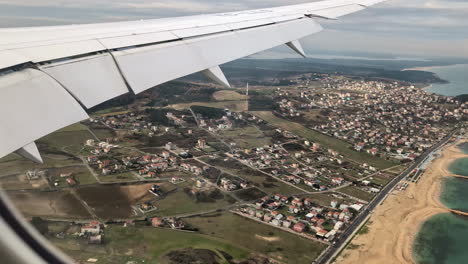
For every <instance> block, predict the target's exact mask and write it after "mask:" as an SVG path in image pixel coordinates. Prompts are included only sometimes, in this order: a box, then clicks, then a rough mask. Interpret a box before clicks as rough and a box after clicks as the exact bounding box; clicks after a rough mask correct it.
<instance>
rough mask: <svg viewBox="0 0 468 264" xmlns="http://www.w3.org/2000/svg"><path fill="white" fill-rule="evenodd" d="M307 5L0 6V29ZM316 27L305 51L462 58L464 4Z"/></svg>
mask: <svg viewBox="0 0 468 264" xmlns="http://www.w3.org/2000/svg"><path fill="white" fill-rule="evenodd" d="M308 2H313V1H310V0H309V1H307V0H236V1H234V0H133V1H131V0H127V1H126V0H99V1H96V0H21V1H18V0H0V27H12V26H39V25H52V24H70V23H74V24H77V23H96V22H106V21H121V20H137V19H149V18H159V17H171V16H184V15H194V14H201V13H216V12H226V11H239V10H245V9H254V8H265V7H271V6H281V5H289V4H300V3H308ZM321 23H323V24H324V27H325V28H326V29H327V30H328V31H325V32H324V33H321V34H318V35H316V36H313V37H311V38H308V39H307V40H306V41H305V43H306V44H305V46H306V49H307V46H309V47H310V48H313V47H317V46H320V47H321V48H322V49H324V50H331V49H334V50H339V51H342V50H351V49H353V50H358V49H361V50H373V51H375V52H382V53H392V52H398V53H402V54H406V55H411V53H415V54H416V53H417V54H420V55H422V56H423V55H427V56H436V55H441V54H444V55H445V54H450V55H451V56H457V54H458V55H460V56H468V55H467V54H466V48H464V49H463V47H462V46H463V45H462V44H460V43H464V44H466V43H467V36H468V27H467V25H468V1H465V0H389V1H387V2H385V3H382V4H379V5H377V6H375V7H371V8H369V9H367V10H364V11H362V12H359V13H356V14H352V15H349V16H346V17H343V18H340V20H338V21H321ZM327 32H328V33H327ZM344 37H345V38H346V39H345V40H346V41H343V38H344ZM311 40H313V41H311ZM326 43H329V45H326ZM349 43H353V45H349ZM453 46H454V47H456V48H452V47H453Z"/></svg>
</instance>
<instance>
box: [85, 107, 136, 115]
mask: <svg viewBox="0 0 468 264" xmlns="http://www.w3.org/2000/svg"><path fill="white" fill-rule="evenodd" d="M129 112H130V110H125V108H124V107H111V108H107V109H104V110H101V111H97V112H94V113H93V114H92V115H93V116H111V115H122V114H126V113H129Z"/></svg>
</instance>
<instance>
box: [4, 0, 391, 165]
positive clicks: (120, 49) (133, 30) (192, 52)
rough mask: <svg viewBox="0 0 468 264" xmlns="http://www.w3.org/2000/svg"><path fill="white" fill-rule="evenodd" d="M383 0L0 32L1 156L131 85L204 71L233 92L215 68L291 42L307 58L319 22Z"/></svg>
mask: <svg viewBox="0 0 468 264" xmlns="http://www.w3.org/2000/svg"><path fill="white" fill-rule="evenodd" d="M383 1H384V0H327V1H320V2H314V3H309V4H300V5H292V6H284V7H277V8H266V9H258V10H249V11H242V12H233V13H222V14H212V15H199V16H191V17H180V18H167V19H156V20H145V21H133V22H118V23H104V24H95V25H92V24H90V25H72V26H54V27H36V28H10V29H0V113H1V115H0V124H1V126H0V157H3V156H5V155H7V154H9V153H11V152H14V151H16V150H20V149H22V148H23V147H26V148H27V149H30V145H29V144H31V143H32V142H34V141H35V140H37V139H39V138H41V137H43V136H45V135H47V134H49V133H51V132H53V131H55V130H58V129H60V128H62V127H65V126H67V125H70V124H73V123H75V122H78V121H81V120H83V119H86V118H87V117H88V115H87V114H86V112H85V111H84V110H83V108H82V107H81V105H80V104H79V102H80V103H82V104H83V105H84V106H85V107H88V108H89V107H92V106H95V105H96V104H99V103H102V102H104V101H106V100H108V99H111V98H113V97H116V96H118V95H120V94H123V93H125V92H127V91H128V89H127V84H128V86H130V88H131V89H132V90H133V91H134V92H135V93H140V92H142V91H145V90H147V89H149V88H152V87H154V86H156V85H159V84H161V83H164V82H167V81H170V80H173V79H177V78H179V77H183V76H186V75H189V74H191V73H195V72H200V71H205V72H209V73H210V74H211V75H213V74H214V75H213V76H214V77H216V78H215V79H217V80H218V81H220V82H221V83H223V84H225V85H228V81H227V80H225V78H224V76H221V74H220V70H219V65H221V64H224V63H226V62H229V61H233V60H236V59H239V58H242V57H245V56H248V55H252V54H254V53H257V52H260V51H263V50H267V49H270V48H273V47H275V46H279V45H283V44H286V43H289V46H290V47H291V48H293V49H294V50H295V51H296V52H299V54H304V51H303V49H302V48H301V47H300V44H299V42H297V41H298V40H299V39H301V38H303V37H305V36H308V35H311V34H314V33H317V32H319V31H321V30H322V27H321V26H320V25H319V24H318V23H317V22H316V21H315V19H314V18H313V17H321V18H329V19H335V18H337V17H340V16H343V15H346V14H349V13H353V12H356V11H359V10H362V9H364V8H365V7H367V6H370V5H373V4H376V3H380V2H383ZM13 66H14V67H13ZM37 69H40V70H37ZM41 70H42V71H41ZM206 70H207V71H206ZM215 75H216V76H215ZM213 76H211V77H213ZM28 146H29V147H28ZM30 154H31V153H30Z"/></svg>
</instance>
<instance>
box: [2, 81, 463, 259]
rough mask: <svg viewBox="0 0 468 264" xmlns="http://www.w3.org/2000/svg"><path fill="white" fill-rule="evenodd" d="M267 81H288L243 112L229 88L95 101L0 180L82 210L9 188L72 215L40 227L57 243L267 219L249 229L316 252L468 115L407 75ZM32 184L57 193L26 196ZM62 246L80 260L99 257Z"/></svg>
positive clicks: (241, 96) (239, 96) (244, 101)
mask: <svg viewBox="0 0 468 264" xmlns="http://www.w3.org/2000/svg"><path fill="white" fill-rule="evenodd" d="M271 82H272V83H276V82H279V83H282V84H284V83H286V84H288V85H286V86H284V85H282V86H258V87H255V86H254V87H251V90H252V91H254V92H252V91H251V93H252V94H255V92H258V91H261V90H266V91H267V92H268V94H270V96H271V101H272V102H274V104H273V105H272V109H271V110H269V111H267V110H264V109H262V110H261V111H258V110H256V109H254V105H255V96H250V97H248V96H246V95H245V94H246V93H247V91H246V90H242V89H240V90H237V91H235V90H214V91H213V92H214V94H213V95H212V97H213V98H215V99H213V100H214V101H213V102H202V103H199V104H197V103H196V102H195V103H191V104H187V105H177V104H174V105H168V106H153V105H151V103H149V102H151V101H150V100H142V101H141V102H140V101H137V102H134V103H133V105H132V106H131V107H127V108H126V109H124V110H122V109H121V108H119V109H111V110H110V111H108V110H106V111H103V112H101V113H100V112H97V113H95V114H93V115H92V117H91V118H90V119H89V120H87V121H85V122H82V123H81V124H78V125H76V126H75V127H73V128H69V129H68V130H67V131H62V132H58V133H57V134H56V135H60V133H62V134H63V135H65V134H68V136H70V135H73V136H74V140H73V141H70V142H72V143H70V142H69V141H64V143H63V144H59V143H57V142H59V141H60V140H62V139H61V138H60V139H59V138H58V137H57V136H56V137H55V138H53V139H51V140H50V141H47V139H46V140H45V141H44V143H43V145H42V146H43V147H44V148H45V152H46V153H48V154H47V155H46V157H49V158H47V159H46V164H45V165H44V166H40V167H35V168H28V169H27V170H24V171H22V172H10V173H9V174H7V176H8V177H2V182H1V183H2V186H3V188H5V189H7V190H9V191H10V192H11V193H12V195H13V196H14V195H16V197H20V195H24V192H28V191H31V190H33V191H34V194H31V199H38V200H40V199H47V200H52V199H58V200H60V202H63V203H65V202H67V203H68V204H67V205H63V206H58V207H59V208H62V207H63V208H67V207H69V206H70V204H74V205H75V206H79V207H80V208H81V209H79V210H78V209H76V210H75V211H76V212H73V213H70V212H68V211H67V210H65V209H63V210H64V212H62V215H61V216H62V217H61V216H60V215H59V216H57V214H58V212H57V211H56V209H55V207H57V205H54V206H55V207H54V208H52V209H51V208H44V209H43V210H45V211H46V213H38V210H39V209H38V208H34V210H33V208H31V207H32V205H31V200H30V199H23V200H21V199H18V203H19V204H18V206H19V208H22V209H23V210H24V211H27V212H26V214H27V215H29V216H31V217H32V219H33V222H34V221H37V217H40V218H41V221H46V220H47V219H48V218H52V219H54V220H55V221H57V218H59V219H62V221H65V220H66V221H65V223H67V221H68V223H70V225H67V224H63V225H60V224H59V223H53V224H49V225H50V226H54V225H55V226H60V227H61V228H55V229H60V230H61V231H60V232H55V233H53V236H54V238H53V239H54V241H55V242H56V243H59V244H60V241H61V240H66V239H71V241H80V243H82V248H88V247H91V245H93V246H92V247H99V246H100V247H108V246H109V245H113V243H114V242H112V241H114V239H115V238H116V237H119V236H118V234H117V233H116V232H117V231H116V230H119V231H118V232H129V231H125V230H129V229H132V230H137V229H138V228H139V229H138V230H140V231H141V230H146V231H145V232H146V233H148V234H149V233H151V232H159V233H158V234H159V235H161V234H162V233H164V232H178V233H177V234H178V235H180V236H184V235H185V234H200V235H209V234H210V232H208V231H207V230H211V229H212V230H215V229H216V228H217V226H218V225H220V226H224V227H225V225H226V224H228V223H229V222H234V221H236V222H242V224H241V225H242V226H255V228H256V229H258V230H263V228H264V230H265V233H264V234H263V235H260V234H257V235H258V237H259V238H260V239H264V240H265V239H266V241H267V240H268V239H276V237H275V236H274V235H272V234H278V232H280V233H281V236H286V235H287V236H288V240H291V241H293V240H294V241H296V239H298V240H297V241H296V242H294V243H293V244H297V243H308V244H306V245H308V247H307V248H308V249H310V247H311V245H314V246H313V247H314V248H315V247H316V248H317V250H316V251H314V253H313V254H315V256H318V255H319V254H320V252H321V250H323V248H325V247H327V246H329V245H331V244H333V243H335V241H337V240H339V239H340V236H341V235H342V234H343V233H344V232H346V230H347V228H348V227H350V226H351V225H352V224H353V221H354V220H355V219H356V217H358V216H359V215H360V214H361V212H363V211H364V210H365V209H366V206H367V205H368V204H369V203H371V202H372V201H373V199H374V197H376V196H377V195H378V194H379V193H380V192H381V191H382V190H383V188H385V186H386V185H387V184H389V183H390V182H391V181H392V180H393V179H395V178H396V177H397V176H399V175H400V173H401V172H403V171H404V170H405V169H406V168H407V167H408V166H409V165H410V164H411V163H412V162H413V161H414V160H416V159H417V158H418V157H419V156H420V155H422V154H423V153H424V152H425V151H426V150H427V149H429V148H431V147H432V146H433V145H434V144H436V143H438V142H439V141H440V140H442V139H443V138H444V137H446V136H447V135H449V133H451V132H452V131H453V130H454V129H455V128H456V127H461V126H462V124H463V122H466V121H467V120H466V118H467V116H468V104H467V103H461V102H459V101H457V100H456V99H454V98H452V97H444V96H438V95H434V94H430V93H427V92H425V91H424V90H423V89H421V88H416V87H415V86H414V85H413V84H408V83H402V82H396V81H388V80H358V79H355V78H347V77H344V76H338V75H329V74H299V75H296V76H293V77H289V78H285V79H281V80H271ZM198 86H199V87H201V88H200V89H202V90H203V85H200V84H198ZM210 91H212V90H210ZM200 93H202V92H200ZM233 104H234V105H233ZM60 136H61V135H60ZM52 137H54V136H52ZM60 159H63V161H62V162H61V165H60V166H58V165H57V160H60ZM8 162H18V161H17V160H14V159H13V160H12V161H7V162H6V163H5V164H7V165H8ZM51 164H54V165H53V166H51ZM23 174H24V175H25V177H23V176H21V175H23ZM10 178H11V179H15V180H19V181H20V182H21V184H18V183H17V182H15V181H14V180H7V179H10ZM401 186H404V185H401ZM406 186H407V185H406ZM401 188H403V187H401ZM401 188H400V189H401ZM38 190H42V191H47V192H49V193H51V194H56V195H57V196H58V197H61V198H50V197H47V198H43V197H39V196H35V195H39V194H37V193H38V192H37V191H38ZM21 197H22V196H21ZM63 197H67V198H66V199H65V198H63ZM58 200H57V201H54V202H52V204H54V203H56V204H59V203H60V202H59V201H58ZM41 208H42V207H41ZM54 214H55V215H54ZM51 216H52V217H51ZM63 216H65V217H63ZM233 217H238V218H239V219H238V218H233ZM42 219H46V220H42ZM225 219H230V220H225ZM207 221H208V222H207ZM217 221H221V222H217ZM223 221H227V222H223ZM210 223H212V224H210ZM214 223H217V224H214ZM116 225H118V227H116ZM147 228H151V229H147ZM55 229H53V228H52V229H51V228H49V230H48V231H47V232H49V233H50V232H52V231H50V230H55ZM151 230H154V231H151ZM168 230H170V231H168ZM267 230H268V231H267ZM140 231H138V232H140ZM47 232H45V233H47ZM135 232H136V231H135ZM213 232H214V231H211V233H213ZM259 232H260V231H259ZM268 234H269V235H268ZM211 235H213V234H211ZM247 235H248V232H247V233H243V234H242V236H247ZM269 237H272V238H269ZM301 239H305V241H308V242H301V241H303V240H301ZM268 241H269V240H268ZM265 243H267V242H265ZM268 243H269V242H268ZM268 243H267V244H268ZM64 250H66V251H67V252H68V253H70V254H72V255H74V256H76V257H77V258H79V259H81V260H82V261H83V263H96V262H99V259H100V258H101V259H102V258H103V255H102V254H97V253H96V254H95V253H89V254H88V253H86V254H82V253H77V252H75V251H73V250H70V249H64ZM259 250H260V249H259ZM278 254H279V253H278ZM282 254H287V253H284V252H283V253H282ZM275 256H276V255H275ZM271 257H273V258H274V256H271ZM289 257H290V258H291V259H293V256H289ZM135 259H138V258H135ZM140 260H144V258H142V259H140ZM135 263H137V262H135ZM142 263H143V262H142ZM297 263H299V262H297Z"/></svg>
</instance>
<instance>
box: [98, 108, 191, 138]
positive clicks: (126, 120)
mask: <svg viewBox="0 0 468 264" xmlns="http://www.w3.org/2000/svg"><path fill="white" fill-rule="evenodd" d="M165 116H166V118H167V119H168V120H169V122H171V123H172V124H174V125H176V126H186V125H187V124H188V119H189V118H191V117H190V116H188V115H185V114H183V113H173V112H168V113H166V115H165ZM89 121H90V122H91V123H100V124H104V125H105V126H107V127H109V128H111V129H120V130H125V131H127V132H128V134H134V135H147V136H149V137H152V136H154V135H155V134H157V133H167V132H169V131H170V127H166V126H162V125H158V124H155V123H154V122H152V121H151V120H150V118H149V115H148V113H146V112H129V113H124V114H118V115H112V116H102V117H94V118H90V119H89Z"/></svg>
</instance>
